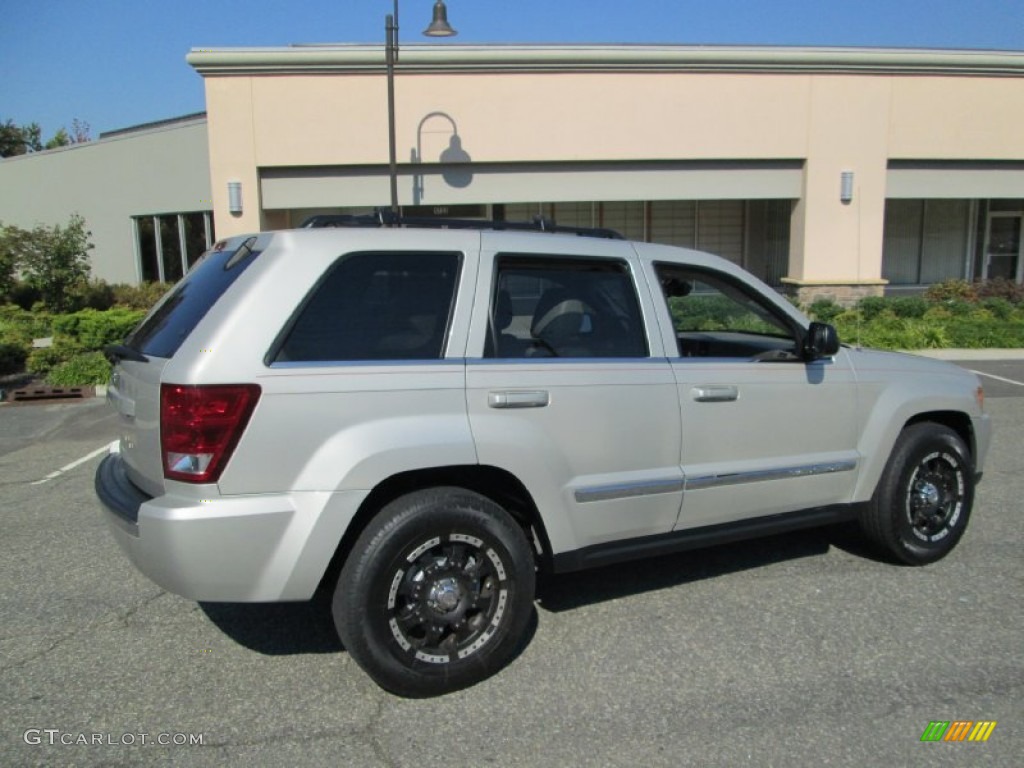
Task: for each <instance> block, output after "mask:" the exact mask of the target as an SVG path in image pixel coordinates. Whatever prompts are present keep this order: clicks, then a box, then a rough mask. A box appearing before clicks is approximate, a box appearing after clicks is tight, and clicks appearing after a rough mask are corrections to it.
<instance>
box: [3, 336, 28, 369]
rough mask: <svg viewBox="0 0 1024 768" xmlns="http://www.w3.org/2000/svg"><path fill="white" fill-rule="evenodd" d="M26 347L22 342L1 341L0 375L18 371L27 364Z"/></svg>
mask: <svg viewBox="0 0 1024 768" xmlns="http://www.w3.org/2000/svg"><path fill="white" fill-rule="evenodd" d="M25 357H26V353H25V348H24V347H23V346H21V345H20V344H5V343H0V376H6V375H7V374H9V373H18V372H19V371H20V370H21V369H22V366H24V365H25Z"/></svg>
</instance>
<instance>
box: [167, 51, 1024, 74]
mask: <svg viewBox="0 0 1024 768" xmlns="http://www.w3.org/2000/svg"><path fill="white" fill-rule="evenodd" d="M186 60H187V61H188V63H189V64H190V65H192V67H194V68H195V69H196V71H198V72H199V73H200V74H202V75H203V76H210V75H252V74H353V73H360V72H371V73H376V72H379V71H380V70H381V69H382V68H383V66H384V46H383V45H361V44H330V45H327V44H323V45H295V46H290V47H279V48H193V49H192V50H191V52H189V54H188V56H187V57H186ZM399 67H400V68H401V69H402V70H404V71H406V72H423V73H435V72H470V73H472V72H517V71H527V72H529V71H533V72H548V71H555V72H574V71H577V72H594V71H667V72H675V71H683V72H687V71H693V72H700V71H705V72H707V71H711V72H755V73H776V72H781V73H805V72H823V73H852V74H858V73H863V74H947V75H985V76H1013V77H1024V51H986V50H976V51H972V50H940V49H894V48H796V47H727V46H721V47H719V46H679V45H661V46H650V45H436V44H423V43H420V44H417V43H410V44H403V46H402V54H401V58H400V59H399Z"/></svg>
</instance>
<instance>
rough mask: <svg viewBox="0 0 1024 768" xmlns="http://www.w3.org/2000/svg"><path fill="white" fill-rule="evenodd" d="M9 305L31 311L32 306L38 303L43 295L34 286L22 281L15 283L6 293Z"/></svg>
mask: <svg viewBox="0 0 1024 768" xmlns="http://www.w3.org/2000/svg"><path fill="white" fill-rule="evenodd" d="M8 297H9V298H10V301H11V304H16V305H17V306H19V307H21V308H22V309H24V310H26V311H27V310H30V309H32V306H33V305H34V304H35V303H36V302H38V301H40V300H41V299H42V297H43V295H42V294H41V293H40V292H39V289H38V288H36V287H35V286H34V285H30V284H29V283H26V282H24V281H17V282H15V283H14V286H13V287H12V288H11V289H10V291H9V293H8Z"/></svg>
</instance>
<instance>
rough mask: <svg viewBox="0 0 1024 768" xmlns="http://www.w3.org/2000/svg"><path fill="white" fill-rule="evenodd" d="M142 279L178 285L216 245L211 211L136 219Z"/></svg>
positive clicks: (137, 248) (136, 238) (136, 246)
mask: <svg viewBox="0 0 1024 768" xmlns="http://www.w3.org/2000/svg"><path fill="white" fill-rule="evenodd" d="M132 220H133V222H134V229H135V248H136V253H137V255H138V256H137V258H138V275H139V277H140V279H141V280H142V281H144V282H150V281H159V282H171V283H173V282H177V281H178V280H180V279H181V277H182V276H183V275H184V274H185V273H186V272H187V271H188V270H189V268H190V267H191V266H192V265H193V264H195V263H196V260H198V259H199V257H200V256H202V254H203V253H204V252H205V251H206V249H207V248H209V247H210V246H211V245H213V242H214V239H215V235H214V231H213V214H212V213H211V212H210V211H194V212H190V213H167V214H159V215H156V216H135V217H134V218H133V219H132Z"/></svg>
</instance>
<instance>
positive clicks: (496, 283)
mask: <svg viewBox="0 0 1024 768" xmlns="http://www.w3.org/2000/svg"><path fill="white" fill-rule="evenodd" d="M493 264H494V268H493V271H492V275H491V288H490V291H489V298H488V311H487V329H486V335H485V341H484V350H483V359H487V360H505V361H509V360H511V361H521V360H529V361H531V362H536V361H541V360H562V361H564V360H572V359H576V360H639V359H649V358H650V356H651V345H650V340H649V338H648V334H647V324H646V323H645V318H644V312H643V304H642V302H641V300H640V293H639V284H638V281H637V276H636V271H635V268H634V265H633V264H632V263H630V262H629V261H627V260H626V259H622V258H619V257H602V256H589V255H578V256H577V255H555V254H537V253H498V254H496V255H495V257H494V262H493ZM515 269H520V270H523V271H530V272H537V273H541V274H540V275H538V278H539V277H541V276H542V274H543V273H544V272H550V273H562V274H564V273H565V272H566V271H579V272H600V273H607V274H619V275H622V276H623V277H624V278H625V283H626V285H627V286H628V287H627V288H626V291H625V294H626V296H625V297H624V298H625V299H626V301H627V302H628V303H629V304H630V305H631V306H626V307H623V309H624V310H625V314H624V315H623V316H622V317H625V318H626V319H627V320H628V321H629V322H630V323H632V325H633V326H635V330H633V331H632V333H633V334H634V338H633V339H632V340H631V341H629V342H628V343H631V344H633V345H635V346H636V347H637V350H635V351H634V352H630V353H626V354H614V355H603V354H586V355H567V356H561V355H558V354H557V351H556V350H555V349H552V348H551V347H550V346H547V345H546V344H545V343H544V342H543V340H542V339H537V338H536V337H534V338H533V339H532V341H533V346H531V347H530V348H531V349H534V350H536V349H537V345H538V344H539V345H540V346H542V347H543V346H547V349H548V354H546V355H545V354H543V353H540V352H538V354H537V356H532V355H531V354H529V352H528V351H527V349H525V348H524V349H523V350H521V352H522V353H521V354H514V355H508V354H499V352H500V351H501V348H502V346H505V347H506V348H507V344H504V345H503V343H502V341H501V338H500V337H501V336H503V335H504V334H502V331H504V330H505V328H507V327H508V325H507V324H506V325H505V326H503V327H502V328H500V329H499V328H498V327H497V323H496V316H497V310H498V304H499V302H500V301H501V298H500V297H499V292H500V291H501V290H502V289H501V280H502V277H503V276H504V275H506V272H505V270H507V271H510V272H511V271H513V270H515ZM507 276H508V277H529V275H523V274H512V275H507ZM543 294H544V291H540V292H539V293H538V294H537V295H536V302H535V304H534V307H533V312H534V313H535V312H536V307H537V305H539V304H540V303H541V302H542V301H543V300H544V296H543ZM528 298H531V299H532V298H534V296H533V295H532V294H531V295H530V296H529V297H528ZM509 300H510V301H511V300H512V299H511V298H510V299H509ZM624 330H625V331H626V332H627V333H628V332H629V331H630V329H629V328H625V329H624ZM531 335H532V334H531ZM519 341H523V340H522V339H519ZM527 341H531V340H527Z"/></svg>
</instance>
